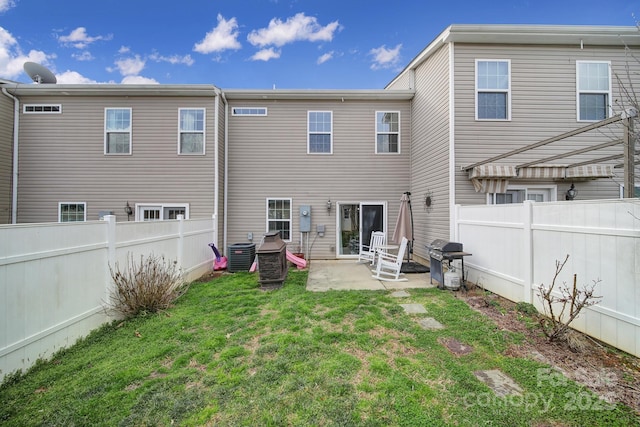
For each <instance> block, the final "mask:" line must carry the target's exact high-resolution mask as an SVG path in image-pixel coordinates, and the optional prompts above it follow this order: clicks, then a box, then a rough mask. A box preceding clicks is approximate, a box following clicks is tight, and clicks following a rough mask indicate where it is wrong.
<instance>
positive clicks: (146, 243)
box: [0, 216, 216, 381]
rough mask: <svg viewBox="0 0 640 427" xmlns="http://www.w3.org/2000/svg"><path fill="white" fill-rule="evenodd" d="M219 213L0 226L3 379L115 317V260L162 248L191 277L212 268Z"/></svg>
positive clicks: (155, 252)
mask: <svg viewBox="0 0 640 427" xmlns="http://www.w3.org/2000/svg"><path fill="white" fill-rule="evenodd" d="M215 223H216V221H215V217H214V218H213V219H199V220H184V219H182V218H180V219H178V220H173V221H157V222H118V223H116V221H115V216H107V217H105V220H104V221H92V222H83V223H65V224H24V225H8V226H0V381H2V379H3V378H4V377H5V376H6V375H7V374H10V373H12V372H15V371H17V370H19V369H21V370H23V371H24V370H26V369H28V368H29V367H30V366H32V365H33V364H34V363H35V362H36V360H37V359H39V358H42V359H47V358H49V357H50V356H51V355H52V354H53V353H55V352H56V351H58V350H60V349H61V348H64V347H69V346H71V345H72V344H73V343H74V342H75V341H76V340H77V339H78V338H80V337H83V336H86V335H87V334H88V333H89V332H90V331H92V330H93V329H95V328H97V327H99V326H100V325H102V324H104V323H105V322H108V321H110V320H112V318H110V317H109V316H108V315H107V314H106V313H105V311H104V304H105V302H106V301H107V299H108V295H109V292H110V289H111V287H112V286H113V284H112V279H111V274H110V272H109V266H110V265H111V266H112V267H113V266H115V265H116V263H118V265H119V266H121V267H124V266H126V262H127V257H128V256H130V255H133V257H134V259H135V260H139V259H140V257H141V256H148V255H151V254H153V255H155V256H164V258H165V260H167V261H170V262H173V261H176V262H177V265H178V267H179V268H181V271H183V272H184V274H185V279H186V280H187V281H192V280H195V279H197V278H198V277H201V276H202V275H204V274H206V273H207V272H208V271H211V268H212V262H213V258H214V255H213V252H212V251H211V248H210V247H209V246H208V244H209V243H210V242H214V241H215V240H214V224H215Z"/></svg>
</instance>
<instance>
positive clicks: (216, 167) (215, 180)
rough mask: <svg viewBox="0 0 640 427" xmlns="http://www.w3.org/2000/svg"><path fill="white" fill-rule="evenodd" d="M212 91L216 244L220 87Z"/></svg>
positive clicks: (214, 231) (215, 233) (218, 194)
mask: <svg viewBox="0 0 640 427" xmlns="http://www.w3.org/2000/svg"><path fill="white" fill-rule="evenodd" d="M213 91H214V93H215V94H216V103H215V106H214V114H215V117H214V120H213V123H214V126H215V131H214V135H215V137H214V140H215V143H214V150H215V152H214V153H213V177H214V178H213V217H214V218H215V221H216V223H215V224H214V227H213V243H214V244H215V245H217V244H218V223H219V221H218V197H220V191H219V190H218V186H219V185H220V180H219V177H218V172H219V169H218V160H219V156H218V147H219V146H218V143H219V140H220V121H219V119H218V114H219V113H220V93H221V91H220V89H218V88H214V90H213Z"/></svg>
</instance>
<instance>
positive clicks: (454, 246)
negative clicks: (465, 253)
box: [429, 239, 462, 252]
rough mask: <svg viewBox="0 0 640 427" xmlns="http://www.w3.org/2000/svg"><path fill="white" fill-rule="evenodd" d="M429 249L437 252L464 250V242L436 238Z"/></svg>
mask: <svg viewBox="0 0 640 427" xmlns="http://www.w3.org/2000/svg"><path fill="white" fill-rule="evenodd" d="M429 250H430V251H437V252H462V243H458V242H449V241H447V240H444V239H436V240H434V241H433V242H431V244H430V245H429Z"/></svg>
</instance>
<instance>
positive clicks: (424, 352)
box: [0, 271, 640, 426]
mask: <svg viewBox="0 0 640 427" xmlns="http://www.w3.org/2000/svg"><path fill="white" fill-rule="evenodd" d="M306 278H307V273H306V272H304V271H302V272H299V271H290V272H289V276H288V278H287V281H286V283H285V285H284V286H283V287H282V288H281V289H279V290H276V291H271V292H263V291H261V290H260V289H259V286H258V283H257V276H256V275H255V274H250V273H235V274H227V275H223V276H221V277H218V278H216V279H215V280H213V281H211V282H209V283H194V284H192V285H191V286H190V288H189V291H188V292H187V293H186V294H185V295H184V296H183V297H182V298H181V299H180V300H179V301H178V302H177V304H176V305H175V307H173V308H171V309H170V310H168V311H166V312H163V313H158V314H153V315H147V316H145V317H141V318H136V319H132V320H127V321H125V322H123V323H122V322H114V323H113V324H110V325H106V326H105V327H103V328H101V329H99V330H97V331H95V332H94V333H92V334H91V335H89V336H88V337H87V338H85V339H84V340H82V341H80V342H79V343H78V344H76V345H75V346H73V347H71V348H69V349H66V350H63V351H61V352H59V353H58V354H56V355H55V356H54V357H53V359H52V360H51V361H49V362H46V363H39V364H37V366H35V367H34V368H33V369H31V370H30V371H29V372H28V373H27V374H26V375H23V376H17V375H14V376H11V377H10V378H9V379H8V380H7V381H5V383H4V384H3V385H2V386H0V397H1V401H2V404H1V405H0V424H2V425H3V426H4V425H6V426H40V425H65V426H72V425H76V426H80V425H95V426H101V425H104V426H113V425H119V426H140V425H172V424H173V425H186V426H207V425H211V426H213V425H216V426H217V425H229V426H242V425H345V426H349V425H363V426H388V425H398V426H401V425H406V426H420V425H424V426H438V425H442V426H445V425H459V426H476V425H494V426H495V425H498V426H501V425H504V426H530V425H534V426H537V425H592V426H594V425H595V426H597V425H602V426H611V425H620V426H627V425H637V424H638V423H640V418H638V416H637V415H636V414H634V413H633V411H631V410H630V409H629V408H627V407H624V406H622V405H610V404H606V403H604V402H602V401H600V400H599V399H598V398H597V397H596V396H595V395H593V394H592V393H591V392H589V391H587V390H585V389H584V388H583V387H581V386H579V385H577V384H575V383H573V382H571V381H558V380H557V377H556V376H554V375H551V374H549V372H550V371H549V368H548V366H546V365H543V364H540V363H538V362H535V361H532V360H529V359H521V358H515V357H509V356H506V355H505V354H504V353H505V352H506V350H507V349H508V348H509V346H510V345H511V344H513V343H517V342H519V340H521V337H519V336H518V335H517V334H514V333H511V332H507V331H502V330H500V329H498V328H497V327H496V326H495V325H494V324H493V323H492V322H490V321H488V320H487V319H486V318H484V317H483V316H482V315H480V314H479V313H477V312H475V311H473V310H471V309H470V308H469V307H468V306H467V305H466V304H465V303H464V302H462V301H460V300H458V299H456V298H454V297H452V294H451V293H448V292H442V291H439V290H437V289H427V290H411V297H410V298H409V299H410V302H412V303H418V304H423V305H424V307H425V308H426V310H427V313H428V314H427V315H407V314H405V313H404V311H403V310H402V309H401V308H400V307H399V305H398V301H397V300H396V299H393V298H390V297H389V295H388V293H386V292H374V291H360V292H356V291H334V292H325V293H311V292H307V291H306V290H305V284H306ZM420 316H429V317H434V318H435V319H437V320H438V321H439V322H440V323H442V324H443V325H445V328H444V329H442V330H436V331H431V330H424V329H422V328H421V327H420V325H419V324H418V322H417V320H419V319H420ZM451 338H454V339H455V340H457V341H459V342H461V343H464V344H465V345H468V346H471V347H472V348H473V351H472V352H471V353H469V354H465V355H462V356H457V355H454V354H452V353H451V352H450V351H449V350H448V349H447V348H445V347H444V346H443V345H442V344H440V342H442V341H443V340H447V339H451ZM481 369H499V370H501V371H502V372H504V373H505V374H507V375H509V376H510V377H511V378H513V379H514V380H515V381H516V383H517V384H518V385H519V386H520V387H521V388H522V389H523V394H522V396H521V397H513V398H499V397H496V396H495V394H494V393H493V392H492V391H491V390H490V389H489V388H488V387H487V386H486V385H484V384H483V383H482V382H480V381H479V380H478V379H477V378H476V377H475V376H474V374H473V372H474V371H476V370H481ZM541 373H542V375H541Z"/></svg>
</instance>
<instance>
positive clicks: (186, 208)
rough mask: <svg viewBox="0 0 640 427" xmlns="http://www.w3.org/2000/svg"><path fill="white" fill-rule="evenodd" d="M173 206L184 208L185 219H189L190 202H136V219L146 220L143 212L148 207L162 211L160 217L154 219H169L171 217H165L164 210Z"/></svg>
mask: <svg viewBox="0 0 640 427" xmlns="http://www.w3.org/2000/svg"><path fill="white" fill-rule="evenodd" d="M171 208H178V209H184V219H189V203H136V204H135V209H136V210H135V213H136V216H135V220H136V221H144V215H143V212H144V211H145V210H146V209H157V210H159V211H160V218H158V219H157V220H154V221H169V219H165V218H164V210H165V209H171ZM171 221H173V220H171Z"/></svg>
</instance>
